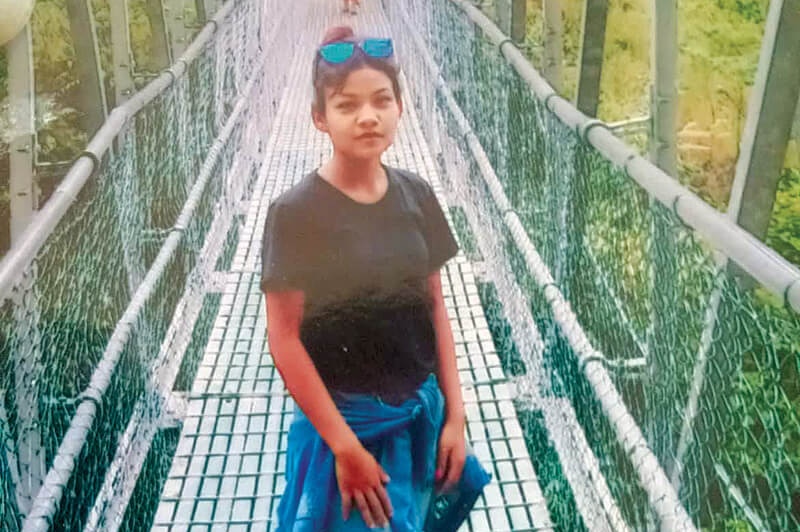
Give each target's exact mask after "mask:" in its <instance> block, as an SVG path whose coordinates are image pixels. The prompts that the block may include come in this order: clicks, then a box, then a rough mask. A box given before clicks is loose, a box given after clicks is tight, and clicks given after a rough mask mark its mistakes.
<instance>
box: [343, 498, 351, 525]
mask: <svg viewBox="0 0 800 532" xmlns="http://www.w3.org/2000/svg"><path fill="white" fill-rule="evenodd" d="M352 508H353V496H352V495H350V494H349V493H342V518H343V519H344V520H345V521H347V518H348V517H350V510H351V509H352Z"/></svg>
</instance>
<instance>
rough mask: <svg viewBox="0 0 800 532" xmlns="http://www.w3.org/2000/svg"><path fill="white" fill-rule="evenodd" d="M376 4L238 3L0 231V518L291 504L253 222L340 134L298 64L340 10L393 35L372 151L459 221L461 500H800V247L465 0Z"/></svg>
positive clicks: (738, 505) (660, 520)
mask: <svg viewBox="0 0 800 532" xmlns="http://www.w3.org/2000/svg"><path fill="white" fill-rule="evenodd" d="M362 4H363V6H362V9H361V11H360V13H359V14H358V16H356V17H353V16H350V15H346V14H343V13H341V12H340V11H339V3H338V2H332V1H323V0H306V1H296V2H294V1H293V2H285V1H278V0H231V1H229V2H227V3H225V4H224V5H223V6H222V7H221V8H220V10H219V11H218V12H217V13H216V14H215V15H214V17H213V19H212V20H211V21H209V22H208V24H207V25H206V26H204V27H203V28H202V29H201V30H200V31H199V32H198V34H197V36H196V37H195V40H194V41H193V42H192V43H191V44H190V45H188V47H187V48H186V50H185V52H184V53H183V54H182V55H181V56H180V58H178V59H177V60H176V61H175V62H174V64H173V66H171V67H170V68H169V69H167V70H165V71H164V72H163V73H162V74H161V75H160V76H158V77H156V78H155V79H153V80H152V81H151V82H150V83H149V84H148V85H147V86H146V87H145V88H144V89H142V90H141V91H139V92H136V93H135V94H133V95H132V96H131V97H130V99H128V100H127V101H126V102H125V103H124V104H122V105H120V106H118V107H116V108H115V109H114V110H113V111H112V112H111V113H110V114H109V116H108V119H107V120H106V121H105V123H104V124H103V126H102V127H101V129H100V130H99V132H98V133H97V134H96V135H95V136H94V138H93V139H92V140H91V142H90V143H89V145H88V146H87V147H86V150H85V152H84V153H83V154H82V155H81V157H80V158H78V160H77V161H76V162H75V164H74V165H73V166H72V167H71V168H70V170H69V173H68V174H67V176H66V177H65V178H64V180H63V182H62V184H61V185H60V186H59V187H58V189H57V190H56V191H55V193H54V194H53V196H52V197H51V198H50V200H49V201H48V203H47V205H46V206H45V208H44V209H42V211H41V212H39V213H38V214H37V216H36V217H34V218H32V221H31V223H30V225H29V227H28V228H27V229H26V231H25V232H24V233H23V234H22V236H21V238H20V239H19V241H18V243H17V244H15V246H14V247H13V248H12V250H11V251H10V252H9V253H8V254H7V256H6V257H5V258H4V259H3V262H2V263H0V297H2V298H3V299H2V301H3V308H2V314H0V335H2V336H1V337H0V338H1V342H2V343H0V348H2V350H1V351H0V370H1V371H2V373H0V375H2V380H0V390H2V392H3V394H2V403H0V437H1V438H2V441H3V443H4V446H3V447H2V449H0V450H2V452H0V482H2V489H1V490H0V523H2V526H3V528H4V530H24V531H44V530H50V529H53V530H85V531H93V530H137V531H138V530H148V529H149V530H154V531H159V532H167V531H200V530H204V531H210V530H214V531H216V530H236V531H239V530H241V531H250V530H252V531H265V530H266V531H269V530H274V529H275V519H274V515H275V510H276V507H277V501H278V498H279V496H280V494H281V492H282V489H283V486H284V483H285V480H284V476H283V468H284V463H285V449H286V431H287V429H288V424H289V421H290V417H291V412H292V408H293V404H292V399H291V397H290V396H289V395H288V393H287V392H286V390H285V389H284V387H283V384H282V381H281V379H280V376H279V375H278V373H277V371H276V369H275V367H274V365H273V363H272V359H271V356H270V354H269V349H268V345H267V341H266V339H267V335H268V333H269V331H267V330H266V328H265V323H266V320H265V314H264V312H265V308H264V301H263V295H262V294H261V293H260V291H259V275H260V241H261V234H262V230H263V226H264V222H265V219H266V214H267V210H268V206H269V204H270V201H271V200H272V199H273V198H275V197H276V196H277V195H278V194H280V193H281V192H282V191H284V190H285V189H287V188H288V187H289V186H291V185H292V184H293V183H295V182H296V181H298V180H299V179H300V178H301V177H302V176H303V175H304V174H306V173H307V172H309V171H310V170H312V169H313V168H315V167H316V166H318V165H319V164H321V163H322V162H323V160H325V159H326V158H327V157H328V156H329V155H330V153H329V150H330V147H329V142H328V141H327V139H326V137H325V136H324V135H322V134H321V133H319V132H317V131H316V130H315V129H314V128H313V125H312V123H311V120H310V117H309V104H310V101H311V83H310V74H311V72H310V65H311V60H312V58H313V54H314V50H315V45H316V43H317V42H318V40H319V39H320V37H321V35H322V34H323V32H324V30H325V28H327V27H329V26H330V25H333V24H338V23H346V24H350V25H353V26H354V28H355V29H356V32H357V33H363V34H373V35H385V36H391V37H392V38H393V39H394V40H395V42H396V49H397V53H398V57H399V60H400V64H401V68H402V80H401V81H402V84H403V93H404V94H403V97H404V100H405V104H406V105H405V113H404V115H403V118H402V120H401V126H400V130H399V133H398V138H397V141H396V142H395V145H394V146H393V147H392V148H391V149H390V150H389V151H388V152H387V154H386V156H385V160H384V162H386V163H387V164H389V165H392V166H397V167H401V168H407V169H410V170H412V171H414V172H417V173H418V174H420V175H421V176H422V177H423V178H424V179H426V180H428V181H429V182H430V183H431V184H432V185H433V188H434V190H435V191H436V193H437V194H438V196H439V200H440V202H441V203H442V205H444V206H446V207H447V209H446V211H447V214H448V220H449V222H450V224H451V226H452V227H453V229H454V232H455V233H456V234H457V237H458V239H459V242H460V245H461V251H460V253H459V255H458V256H457V257H456V258H455V259H453V260H452V261H451V262H449V263H448V264H447V265H446V267H445V268H444V270H443V283H444V291H445V300H446V302H447V305H448V311H449V315H450V317H451V323H452V327H453V331H454V335H455V342H456V351H457V358H458V367H459V373H460V376H461V380H462V385H463V393H464V399H465V403H466V408H467V418H468V422H467V436H468V440H469V441H470V442H471V444H472V446H473V448H474V450H475V453H476V455H477V456H478V458H479V459H480V460H481V462H482V463H483V464H484V466H485V467H486V468H487V469H488V470H489V471H491V473H492V476H493V478H492V482H491V484H490V485H489V486H487V488H486V490H485V492H484V494H483V495H482V496H481V498H480V499H479V500H478V503H477V504H476V506H475V508H474V510H473V512H472V513H471V515H470V517H469V519H468V521H467V522H466V523H465V524H464V525H463V527H462V530H465V531H466V530H469V531H474V532H487V531H490V530H491V531H494V532H501V531H534V530H537V531H538V530H570V531H571V530H609V531H610V530H665V531H666V530H793V529H797V528H798V527H800V419H798V418H799V416H798V405H799V404H800V402H799V401H800V388H798V381H799V380H798V379H796V378H794V379H793V378H792V377H791V376H792V375H794V376H795V377H797V375H798V373H800V343H798V342H800V340H798V339H800V319H798V312H800V271H798V269H797V268H796V267H794V266H792V265H791V264H789V263H788V262H786V261H785V260H784V259H782V258H781V257H780V256H779V255H778V254H777V253H775V252H774V251H772V250H771V249H769V248H768V247H766V246H765V245H764V244H762V243H761V242H760V241H758V240H757V239H756V238H755V237H753V236H752V235H751V234H750V233H748V232H746V231H745V230H743V229H742V228H741V227H739V226H738V225H736V223H734V222H733V221H731V219H730V218H729V217H726V216H725V215H724V214H721V213H718V212H717V211H715V210H714V209H712V208H711V207H709V206H708V205H707V204H706V203H705V202H703V201H702V200H701V199H699V198H698V197H697V196H695V195H694V194H693V193H692V192H690V191H689V190H687V189H686V188H684V187H683V186H681V185H680V184H679V183H678V182H676V181H675V180H674V179H673V178H671V177H670V176H669V175H668V174H666V173H664V172H663V171H662V170H660V169H659V168H657V167H656V166H654V165H653V164H652V163H651V162H650V161H648V160H647V159H645V158H643V157H642V156H640V155H639V153H638V151H637V150H636V149H634V148H632V147H631V146H628V145H627V144H625V143H624V142H622V141H621V140H620V139H618V138H617V137H615V136H614V134H613V131H612V128H610V127H609V126H608V124H604V123H603V122H601V121H599V120H596V119H592V118H589V117H587V116H585V115H584V114H583V113H581V112H580V111H578V110H577V109H576V108H575V107H574V106H573V105H572V104H571V103H570V102H568V101H567V100H565V99H563V98H561V97H560V96H559V95H558V94H557V93H556V92H555V91H554V90H553V89H552V87H551V86H550V85H549V84H548V83H547V82H546V81H545V80H544V78H543V77H541V76H540V75H539V73H538V72H537V71H535V70H534V69H533V68H532V67H531V66H530V64H529V63H528V61H527V60H526V59H525V57H524V56H523V54H522V53H521V52H520V51H519V49H518V48H517V47H516V46H515V45H514V42H513V41H512V40H511V39H509V38H508V37H507V36H506V35H505V34H504V33H503V32H502V31H500V30H499V29H498V28H497V26H495V25H494V23H493V22H491V21H490V20H489V19H488V18H486V17H485V16H484V15H483V14H482V13H481V12H480V11H478V10H477V9H476V8H475V7H474V6H473V5H472V4H469V3H467V2H464V1H461V0H425V1H423V0H392V1H385V2H378V1H374V2H373V1H369V0H362ZM787 368H788V370H787ZM792 368H793V369H792ZM787 375H789V377H788V378H787Z"/></svg>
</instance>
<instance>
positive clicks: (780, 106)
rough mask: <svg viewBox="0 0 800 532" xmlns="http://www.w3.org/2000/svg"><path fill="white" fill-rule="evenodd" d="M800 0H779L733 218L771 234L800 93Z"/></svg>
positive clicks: (740, 164) (772, 12) (768, 30)
mask: <svg viewBox="0 0 800 532" xmlns="http://www.w3.org/2000/svg"><path fill="white" fill-rule="evenodd" d="M798 31H800V0H773V1H772V2H770V4H769V13H768V14H767V22H766V27H765V30H764V40H763V43H762V45H761V56H760V58H759V61H758V71H757V73H756V80H755V85H754V87H753V92H752V93H751V96H750V103H749V105H748V109H747V123H746V126H745V129H744V134H743V136H742V142H741V153H740V155H739V160H738V161H737V164H736V174H735V177H734V180H733V187H732V189H731V198H730V201H729V202H728V217H729V218H731V219H733V220H736V221H737V223H738V224H739V225H740V226H741V227H742V228H744V229H746V230H747V231H749V232H750V233H752V234H753V235H754V236H755V237H757V238H759V239H762V240H763V238H764V237H765V236H766V233H767V227H768V226H769V220H770V217H771V215H772V206H773V204H774V203H775V191H776V189H777V186H778V179H779V178H780V175H781V171H782V170H783V163H784V160H785V158H786V145H787V143H788V141H789V135H790V134H791V131H792V119H793V117H794V112H795V108H796V107H797V98H798V94H800V68H798V64H797V57H798V56H799V55H800V39H798V38H797V32H798Z"/></svg>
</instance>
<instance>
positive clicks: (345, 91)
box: [325, 67, 392, 96]
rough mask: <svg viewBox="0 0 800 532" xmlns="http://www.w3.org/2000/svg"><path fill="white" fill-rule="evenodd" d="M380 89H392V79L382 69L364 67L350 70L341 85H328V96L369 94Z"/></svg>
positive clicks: (326, 91) (326, 89)
mask: <svg viewBox="0 0 800 532" xmlns="http://www.w3.org/2000/svg"><path fill="white" fill-rule="evenodd" d="M380 90H388V91H392V80H391V79H390V78H389V76H388V75H387V74H386V73H385V72H382V71H380V70H377V69H374V68H370V67H363V68H359V69H357V70H353V71H352V72H350V73H349V74H348V75H347V77H346V78H345V80H344V83H343V84H342V86H341V87H326V88H325V93H326V95H328V96H334V95H339V96H369V95H371V94H373V93H375V92H377V91H380Z"/></svg>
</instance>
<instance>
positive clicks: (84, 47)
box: [66, 0, 108, 138]
mask: <svg viewBox="0 0 800 532" xmlns="http://www.w3.org/2000/svg"><path fill="white" fill-rule="evenodd" d="M66 5H67V13H68V15H69V24H70V29H71V33H72V39H73V43H74V45H75V56H76V57H77V64H78V78H79V79H80V82H81V90H80V95H81V96H80V98H81V111H82V112H83V129H84V131H85V132H86V135H87V136H88V137H89V138H91V137H93V136H94V134H95V133H96V132H97V130H98V129H100V126H102V125H103V122H105V120H106V116H107V115H108V112H107V107H106V91H105V85H104V83H103V69H102V67H101V66H100V52H99V48H98V46H97V32H96V31H95V23H94V16H93V15H92V9H91V2H90V0H67V1H66Z"/></svg>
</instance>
